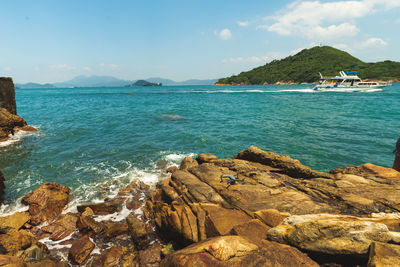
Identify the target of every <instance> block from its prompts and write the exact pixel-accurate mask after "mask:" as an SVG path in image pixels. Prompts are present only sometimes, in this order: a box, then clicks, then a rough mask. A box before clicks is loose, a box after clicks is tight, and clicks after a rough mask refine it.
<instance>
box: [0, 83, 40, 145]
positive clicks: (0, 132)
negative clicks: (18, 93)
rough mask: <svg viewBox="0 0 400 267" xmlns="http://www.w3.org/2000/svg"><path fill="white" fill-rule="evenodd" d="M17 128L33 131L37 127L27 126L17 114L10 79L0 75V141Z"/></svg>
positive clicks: (13, 90)
mask: <svg viewBox="0 0 400 267" xmlns="http://www.w3.org/2000/svg"><path fill="white" fill-rule="evenodd" d="M19 130H24V131H30V132H34V131H36V130H37V129H36V128H35V127H33V126H27V124H26V121H25V120H24V119H23V118H21V117H19V116H18V115H17V108H16V104H15V89H14V83H13V81H12V79H11V78H4V77H0V142H2V141H6V140H7V139H8V138H9V135H10V134H12V135H13V134H14V132H16V131H19Z"/></svg>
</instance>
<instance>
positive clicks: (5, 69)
mask: <svg viewBox="0 0 400 267" xmlns="http://www.w3.org/2000/svg"><path fill="white" fill-rule="evenodd" d="M3 70H4V71H7V72H9V71H11V70H12V68H11V67H8V66H7V67H3Z"/></svg>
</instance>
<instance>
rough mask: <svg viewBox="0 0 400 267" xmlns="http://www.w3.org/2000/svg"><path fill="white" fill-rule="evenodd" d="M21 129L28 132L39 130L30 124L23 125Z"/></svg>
mask: <svg viewBox="0 0 400 267" xmlns="http://www.w3.org/2000/svg"><path fill="white" fill-rule="evenodd" d="M20 130H22V131H26V132H37V129H36V127H33V126H30V125H26V126H23V127H21V128H20Z"/></svg>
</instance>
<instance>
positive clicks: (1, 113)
mask: <svg viewBox="0 0 400 267" xmlns="http://www.w3.org/2000/svg"><path fill="white" fill-rule="evenodd" d="M24 126H26V122H25V120H24V119H23V118H21V117H19V116H18V115H14V114H11V113H10V112H8V110H6V109H5V108H1V107H0V141H5V140H7V139H8V136H9V135H10V134H14V132H15V131H17V130H18V129H19V128H20V127H24Z"/></svg>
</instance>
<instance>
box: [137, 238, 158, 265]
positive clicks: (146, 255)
mask: <svg viewBox="0 0 400 267" xmlns="http://www.w3.org/2000/svg"><path fill="white" fill-rule="evenodd" d="M139 261H140V266H143V267H156V266H159V263H160V261H161V245H160V244H156V245H153V246H150V247H148V248H147V249H145V250H141V251H139Z"/></svg>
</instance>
